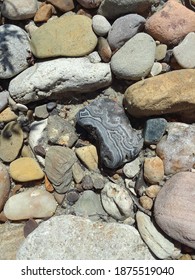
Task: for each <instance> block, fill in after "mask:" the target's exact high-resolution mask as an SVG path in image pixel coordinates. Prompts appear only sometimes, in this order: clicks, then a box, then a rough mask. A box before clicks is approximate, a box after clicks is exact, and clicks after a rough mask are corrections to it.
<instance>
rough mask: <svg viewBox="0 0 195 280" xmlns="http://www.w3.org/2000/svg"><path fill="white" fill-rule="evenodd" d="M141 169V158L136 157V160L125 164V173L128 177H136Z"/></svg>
mask: <svg viewBox="0 0 195 280" xmlns="http://www.w3.org/2000/svg"><path fill="white" fill-rule="evenodd" d="M139 171H140V160H139V158H136V159H135V160H133V161H131V162H128V163H126V164H125V165H124V166H123V173H124V174H125V176H126V177H127V178H134V177H135V176H136V175H137V174H138V173H139Z"/></svg>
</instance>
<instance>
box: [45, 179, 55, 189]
mask: <svg viewBox="0 0 195 280" xmlns="http://www.w3.org/2000/svg"><path fill="white" fill-rule="evenodd" d="M45 189H46V190H47V191H48V192H53V191H54V187H53V185H52V184H51V182H50V181H49V180H48V178H47V176H46V175H45Z"/></svg>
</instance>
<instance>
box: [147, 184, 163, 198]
mask: <svg viewBox="0 0 195 280" xmlns="http://www.w3.org/2000/svg"><path fill="white" fill-rule="evenodd" d="M160 189H161V187H160V186H159V185H151V186H149V187H148V188H146V191H145V193H146V195H147V196H149V197H150V198H155V197H156V196H157V194H158V193H159V191H160Z"/></svg>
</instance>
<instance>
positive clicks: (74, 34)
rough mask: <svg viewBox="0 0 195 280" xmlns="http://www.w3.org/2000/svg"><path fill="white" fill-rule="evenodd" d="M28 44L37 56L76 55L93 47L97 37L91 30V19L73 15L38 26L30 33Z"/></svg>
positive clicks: (86, 52) (82, 54)
mask: <svg viewBox="0 0 195 280" xmlns="http://www.w3.org/2000/svg"><path fill="white" fill-rule="evenodd" d="M30 44H31V50H32V53H33V54H34V55H35V56H36V57H37V58H48V57H58V56H68V57H71V56H74V57H78V56H85V55H87V54H89V53H91V52H92V51H93V50H94V49H95V47H96V45H97V37H96V35H95V34H94V32H93V30H92V21H91V19H89V18H88V17H86V16H81V15H73V16H66V17H60V18H58V19H56V20H54V21H53V20H52V21H48V22H47V23H46V24H44V25H42V26H41V27H39V28H38V29H37V30H35V32H33V33H32V36H31V42H30ZM48 46H49V47H48Z"/></svg>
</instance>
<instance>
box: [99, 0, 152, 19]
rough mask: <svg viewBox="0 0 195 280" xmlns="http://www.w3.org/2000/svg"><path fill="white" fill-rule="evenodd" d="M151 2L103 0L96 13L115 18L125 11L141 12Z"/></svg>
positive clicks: (144, 0)
mask: <svg viewBox="0 0 195 280" xmlns="http://www.w3.org/2000/svg"><path fill="white" fill-rule="evenodd" d="M152 3H154V1H153V0H122V1H118V0H103V1H102V2H101V5H100V7H99V9H98V13H99V14H100V15H103V16H105V17H106V18H108V19H115V18H118V17H119V16H122V15H125V14H127V13H138V14H143V13H144V12H146V11H147V10H148V9H149V8H150V7H151V5H152Z"/></svg>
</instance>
